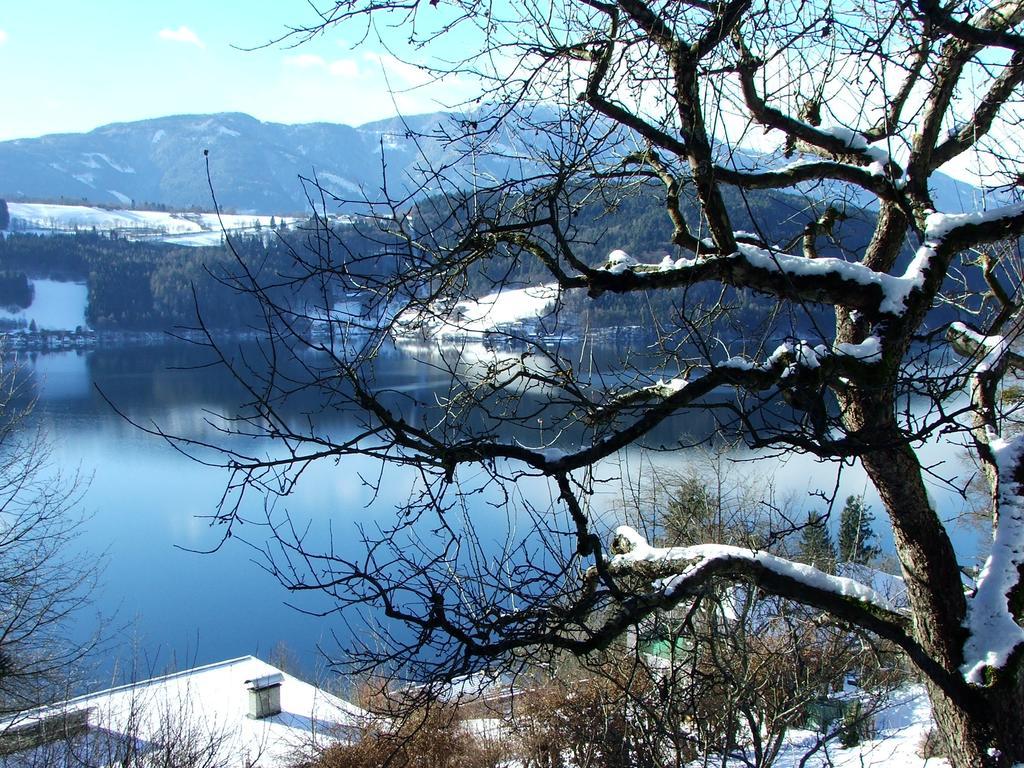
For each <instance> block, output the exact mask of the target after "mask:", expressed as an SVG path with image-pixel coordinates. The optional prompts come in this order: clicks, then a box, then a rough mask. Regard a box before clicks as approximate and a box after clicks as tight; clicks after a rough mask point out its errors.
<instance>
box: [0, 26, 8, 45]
mask: <svg viewBox="0 0 1024 768" xmlns="http://www.w3.org/2000/svg"><path fill="white" fill-rule="evenodd" d="M6 42H7V32H6V30H3V29H0V45H3V44H4V43H6Z"/></svg>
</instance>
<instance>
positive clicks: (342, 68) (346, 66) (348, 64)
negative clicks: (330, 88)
mask: <svg viewBox="0 0 1024 768" xmlns="http://www.w3.org/2000/svg"><path fill="white" fill-rule="evenodd" d="M328 69H330V72H331V74H332V75H334V76H335V77H358V76H359V65H358V64H356V63H355V62H354V61H352V59H335V60H334V61H332V62H331V66H330V67H328Z"/></svg>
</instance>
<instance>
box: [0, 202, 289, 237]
mask: <svg viewBox="0 0 1024 768" xmlns="http://www.w3.org/2000/svg"><path fill="white" fill-rule="evenodd" d="M8 209H9V211H10V214H11V230H12V231H15V232H37V233H47V234H48V233H70V232H76V231H88V230H92V229H95V230H96V231H97V232H104V233H110V232H117V233H118V235H120V236H122V237H127V238H130V239H133V240H156V241H161V242H167V243H176V244H178V245H193V246H201V245H219V244H220V242H221V237H222V236H223V234H224V233H225V232H226V233H227V234H228V235H235V234H256V233H259V232H270V230H271V220H272V219H273V220H274V221H273V224H274V225H276V226H278V227H281V226H286V227H290V226H294V225H295V224H296V223H297V222H299V221H300V219H298V218H295V217H287V216H277V217H275V216H260V215H255V214H221V215H220V216H218V215H217V214H215V213H191V212H187V213H177V212H167V211H132V210H110V209H106V208H93V207H90V206H85V205H50V204H44V203H8Z"/></svg>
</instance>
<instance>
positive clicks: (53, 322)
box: [0, 279, 89, 331]
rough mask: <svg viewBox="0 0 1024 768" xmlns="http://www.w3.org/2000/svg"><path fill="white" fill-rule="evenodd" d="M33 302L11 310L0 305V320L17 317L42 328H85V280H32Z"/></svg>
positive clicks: (23, 321) (87, 293) (26, 325)
mask: <svg viewBox="0 0 1024 768" xmlns="http://www.w3.org/2000/svg"><path fill="white" fill-rule="evenodd" d="M30 282H31V283H32V287H33V290H34V294H33V296H32V304H30V305H29V306H28V307H26V308H25V309H19V310H17V311H16V312H12V311H11V310H9V309H4V308H2V307H0V319H3V320H18V321H19V322H21V323H24V325H25V327H26V328H27V327H28V326H29V324H31V323H32V322H33V321H35V324H36V327H37V328H38V329H39V330H41V331H71V330H74V329H75V328H77V327H78V326H82V327H85V326H86V322H85V310H86V308H87V307H88V305H89V288H88V286H87V285H86V284H85V283H70V282H63V281H60V280H44V279H39V280H31V281H30Z"/></svg>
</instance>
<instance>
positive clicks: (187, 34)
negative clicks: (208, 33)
mask: <svg viewBox="0 0 1024 768" xmlns="http://www.w3.org/2000/svg"><path fill="white" fill-rule="evenodd" d="M158 35H159V37H160V39H161V40H170V41H171V42H174V43H188V44H189V45H194V46H196V47H198V48H205V47H206V46H205V45H204V44H203V41H202V40H200V39H199V35H197V34H196V33H195V32H193V31H192V30H191V29H189V28H188V27H186V26H185V25H184V24H183V25H182V26H180V27H178V28H177V29H161V30H160V32H159V33H158Z"/></svg>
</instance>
